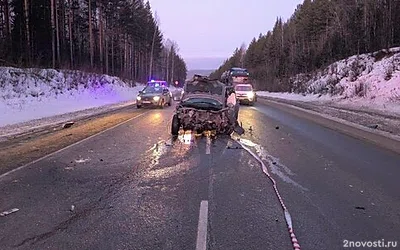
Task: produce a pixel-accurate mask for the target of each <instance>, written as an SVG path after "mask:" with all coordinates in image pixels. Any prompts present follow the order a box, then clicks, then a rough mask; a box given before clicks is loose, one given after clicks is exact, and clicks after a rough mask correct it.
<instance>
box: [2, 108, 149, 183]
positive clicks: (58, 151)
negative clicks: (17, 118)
mask: <svg viewBox="0 0 400 250" xmlns="http://www.w3.org/2000/svg"><path fill="white" fill-rule="evenodd" d="M149 112H150V111H147V112H145V113H142V114H140V115H137V116H135V117H132V118H129V119H128V120H126V121H123V122H121V123H118V124H117V125H114V126H112V127H111V128H108V129H105V130H103V131H100V132H98V133H97V134H94V135H91V136H89V137H86V138H84V139H82V140H80V141H77V142H75V143H72V144H70V145H68V146H66V147H64V148H61V149H59V150H57V151H54V152H53V153H50V154H48V155H45V156H43V157H40V158H39V159H36V160H34V161H31V162H29V163H27V164H25V165H22V166H20V167H18V168H16V169H13V170H10V171H8V172H6V173H4V174H2V175H0V180H1V179H3V178H4V177H6V176H8V175H10V174H12V173H14V172H17V171H19V170H22V169H24V168H26V167H29V166H31V165H33V164H35V163H37V162H40V161H42V160H44V159H46V158H49V157H50V156H53V155H56V154H58V153H60V152H62V151H64V150H66V149H69V148H72V147H74V146H76V145H79V144H81V143H82V142H85V141H88V140H90V139H92V138H94V137H96V136H99V135H101V134H104V133H105V132H107V131H110V130H112V129H115V128H117V127H119V126H121V125H124V124H125V123H128V122H130V121H133V120H135V119H136V118H139V117H141V116H143V115H145V114H147V113H149Z"/></svg>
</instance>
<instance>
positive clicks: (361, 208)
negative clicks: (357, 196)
mask: <svg viewBox="0 0 400 250" xmlns="http://www.w3.org/2000/svg"><path fill="white" fill-rule="evenodd" d="M355 209H359V210H365V207H359V206H357V207H355Z"/></svg>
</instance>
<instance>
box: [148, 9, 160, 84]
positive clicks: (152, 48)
mask: <svg viewBox="0 0 400 250" xmlns="http://www.w3.org/2000/svg"><path fill="white" fill-rule="evenodd" d="M158 24H159V20H158V16H157V12H156V13H155V14H154V33H153V42H152V43H151V54H150V65H149V79H148V80H151V78H152V77H153V61H154V43H155V40H156V34H157V29H158Z"/></svg>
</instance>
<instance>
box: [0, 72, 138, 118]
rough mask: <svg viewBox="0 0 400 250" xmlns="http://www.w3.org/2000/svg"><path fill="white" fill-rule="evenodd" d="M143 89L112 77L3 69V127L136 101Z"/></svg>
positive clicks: (0, 88)
mask: <svg viewBox="0 0 400 250" xmlns="http://www.w3.org/2000/svg"><path fill="white" fill-rule="evenodd" d="M142 88H143V86H140V85H139V86H136V84H133V83H127V82H124V81H122V80H121V79H120V78H118V77H111V76H108V75H98V74H88V73H84V72H80V71H64V70H63V71H57V70H54V69H19V68H9V67H0V126H5V125H10V124H16V123H20V122H25V121H29V120H33V119H40V118H44V117H50V116H54V115H60V114H64V113H69V112H74V111H80V110H85V109H89V108H95V107H101V106H104V105H110V104H116V103H121V102H126V101H130V100H132V101H133V100H135V98H136V95H137V93H138V91H139V90H141V89H142Z"/></svg>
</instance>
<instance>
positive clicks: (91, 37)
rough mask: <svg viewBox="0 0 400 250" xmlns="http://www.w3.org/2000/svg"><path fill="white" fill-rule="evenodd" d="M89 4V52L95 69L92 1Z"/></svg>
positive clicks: (89, 0)
mask: <svg viewBox="0 0 400 250" xmlns="http://www.w3.org/2000/svg"><path fill="white" fill-rule="evenodd" d="M88 2H89V6H88V7H89V20H88V21H89V47H90V48H89V50H90V67H91V68H93V62H94V42H93V27H92V25H93V24H92V0H88Z"/></svg>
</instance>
